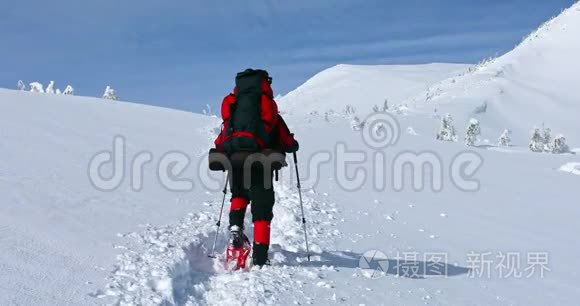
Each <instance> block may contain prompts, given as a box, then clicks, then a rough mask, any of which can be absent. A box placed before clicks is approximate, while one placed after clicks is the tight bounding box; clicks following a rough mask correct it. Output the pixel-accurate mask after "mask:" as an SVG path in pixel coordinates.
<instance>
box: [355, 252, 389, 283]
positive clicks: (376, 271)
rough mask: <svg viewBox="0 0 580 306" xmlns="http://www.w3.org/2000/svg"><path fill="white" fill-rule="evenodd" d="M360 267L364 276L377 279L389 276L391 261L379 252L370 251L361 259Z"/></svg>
mask: <svg viewBox="0 0 580 306" xmlns="http://www.w3.org/2000/svg"><path fill="white" fill-rule="evenodd" d="M358 267H359V268H360V271H361V273H362V275H363V276H365V277H368V278H372V279H377V278H381V277H383V276H385V275H387V271H388V270H389V259H388V258H387V255H385V253H383V252H381V251H378V250H368V251H366V252H365V253H364V254H362V256H361V257H360V259H359V262H358Z"/></svg>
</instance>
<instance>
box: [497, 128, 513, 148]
mask: <svg viewBox="0 0 580 306" xmlns="http://www.w3.org/2000/svg"><path fill="white" fill-rule="evenodd" d="M511 135H512V131H510V130H508V129H505V130H503V133H501V136H499V139H498V145H500V146H504V147H509V146H510V144H511V142H512V138H511Z"/></svg>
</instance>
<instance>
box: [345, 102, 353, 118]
mask: <svg viewBox="0 0 580 306" xmlns="http://www.w3.org/2000/svg"><path fill="white" fill-rule="evenodd" d="M355 113H356V109H355V108H354V106H352V105H350V104H347V105H346V107H345V108H344V114H345V115H347V116H350V115H354V114H355Z"/></svg>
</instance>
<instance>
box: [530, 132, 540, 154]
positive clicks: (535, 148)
mask: <svg viewBox="0 0 580 306" xmlns="http://www.w3.org/2000/svg"><path fill="white" fill-rule="evenodd" d="M529 147H530V150H531V151H532V152H544V138H543V137H542V134H541V132H540V129H539V128H534V130H533V132H532V139H531V140H530V145H529Z"/></svg>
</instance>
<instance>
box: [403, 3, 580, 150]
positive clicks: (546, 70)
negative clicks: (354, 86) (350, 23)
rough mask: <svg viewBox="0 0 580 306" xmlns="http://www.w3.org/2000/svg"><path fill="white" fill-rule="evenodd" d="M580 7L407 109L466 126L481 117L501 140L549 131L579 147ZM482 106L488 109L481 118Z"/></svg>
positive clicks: (440, 85)
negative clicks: (447, 117) (445, 117)
mask: <svg viewBox="0 0 580 306" xmlns="http://www.w3.org/2000/svg"><path fill="white" fill-rule="evenodd" d="M578 37H580V4H579V3H576V4H574V5H573V6H572V7H570V8H569V9H567V10H565V11H564V12H562V14H560V15H559V16H557V17H556V18H554V19H552V20H550V21H548V22H546V23H545V24H544V25H542V26H541V27H540V28H539V29H538V30H537V31H535V32H533V33H532V34H530V35H529V36H528V37H527V38H526V39H525V40H524V41H523V42H522V43H521V44H520V45H518V46H517V47H516V48H515V49H514V50H512V51H511V52H508V53H507V54H505V55H503V56H500V57H499V58H496V59H494V60H492V61H490V62H487V63H484V64H482V65H479V66H477V67H475V69H474V70H475V71H474V72H472V73H467V74H465V75H463V76H460V77H453V78H449V79H447V80H444V81H442V82H440V83H438V84H435V85H433V86H431V87H430V89H429V90H428V91H427V92H425V93H421V94H418V95H416V96H415V97H412V98H409V99H408V101H407V103H409V104H412V105H417V106H418V107H419V108H421V109H422V110H423V111H425V112H427V113H432V112H433V109H434V108H436V109H438V111H439V113H440V114H444V113H451V114H452V115H453V116H454V117H456V119H457V120H458V121H459V120H460V121H461V122H467V120H468V119H469V117H478V118H479V119H480V121H481V122H482V126H483V127H484V128H485V129H486V130H487V131H488V132H493V133H494V134H495V135H497V136H496V137H498V136H499V135H500V133H501V132H502V131H503V129H511V130H512V131H513V132H514V137H517V138H527V137H529V134H530V131H531V129H532V128H533V127H534V126H541V125H542V123H544V124H545V125H546V127H550V128H551V129H552V131H553V132H554V133H562V134H564V135H565V136H567V138H568V140H570V141H572V142H574V143H576V144H577V145H578V143H580V132H579V131H580V130H579V129H578V128H577V127H578V126H577V121H578V119H579V118H580V99H579V98H578V96H579V94H578V80H579V78H578V71H580V58H579V57H578V54H580V39H578ZM482 106H486V110H485V112H482Z"/></svg>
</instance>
